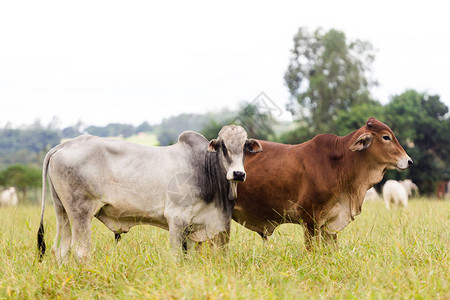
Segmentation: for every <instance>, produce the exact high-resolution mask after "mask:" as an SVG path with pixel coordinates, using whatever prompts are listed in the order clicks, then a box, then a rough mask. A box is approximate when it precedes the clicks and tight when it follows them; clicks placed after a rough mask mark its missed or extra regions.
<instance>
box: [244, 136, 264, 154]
mask: <svg viewBox="0 0 450 300" xmlns="http://www.w3.org/2000/svg"><path fill="white" fill-rule="evenodd" d="M245 150H246V151H248V152H251V153H258V152H261V151H263V149H262V146H261V144H260V143H259V142H258V141H257V140H255V139H248V140H247V141H246V142H245Z"/></svg>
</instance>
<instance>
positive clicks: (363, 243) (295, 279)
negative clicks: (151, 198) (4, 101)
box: [0, 199, 450, 299]
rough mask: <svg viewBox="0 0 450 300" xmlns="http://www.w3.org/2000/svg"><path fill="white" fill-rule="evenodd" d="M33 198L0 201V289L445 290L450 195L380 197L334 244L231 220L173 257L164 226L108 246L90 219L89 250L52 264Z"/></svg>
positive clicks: (301, 293) (127, 292)
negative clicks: (387, 201) (449, 198)
mask: <svg viewBox="0 0 450 300" xmlns="http://www.w3.org/2000/svg"><path fill="white" fill-rule="evenodd" d="M39 216H40V207H38V206H19V207H16V208H5V207H1V208H0V298H20V299H25V298H62V299H67V298H81V299H90V298H104V299H113V298H127V299H129V298H131V299H133V298H135V299H138V298H144V297H145V298H158V299H167V298H170V299H172V298H175V299H179V298H186V299H205V298H210V299H216V298H219V299H220V298H237V299H252V298H256V299H283V298H284V299H286V298H287V299H293V298H303V299H322V298H333V299H334V298H342V299H349V298H350V299H366V298H370V299H386V298H391V299H392V298H396V299H410V298H422V299H450V282H449V277H450V271H449V270H450V266H449V250H450V226H449V219H450V203H449V202H438V201H435V200H424V199H421V200H418V199H413V200H412V201H410V203H409V207H408V208H407V209H393V210H390V211H388V210H386V209H385V207H384V203H383V202H382V201H377V202H369V203H365V204H364V205H363V212H362V214H361V215H360V216H358V217H357V218H356V220H355V221H353V222H352V223H350V225H349V226H347V227H346V228H345V229H344V230H343V232H342V233H341V234H340V235H339V247H338V248H337V249H334V250H330V249H323V248H320V247H318V248H317V249H316V250H315V251H313V252H309V253H308V252H306V251H305V247H304V243H303V230H302V228H301V227H300V226H296V225H283V226H281V227H279V228H278V229H277V230H276V232H275V233H274V235H273V236H271V237H270V238H269V240H268V241H267V242H266V243H263V242H262V240H261V238H260V237H259V236H258V235H257V234H255V233H253V232H251V231H249V230H247V229H245V228H243V227H241V226H239V225H237V224H236V223H234V224H233V227H232V239H231V244H230V246H229V250H228V251H226V252H225V253H223V252H220V251H211V250H210V249H209V248H207V247H205V248H204V249H203V251H202V252H200V253H197V252H195V251H194V252H191V253H189V254H188V255H187V256H186V257H185V258H178V259H174V258H172V254H171V252H170V248H169V239H168V232H167V231H165V230H162V229H159V228H156V227H151V226H137V227H134V228H132V229H131V231H130V232H129V233H127V234H125V235H123V237H122V240H121V241H120V242H119V243H118V244H117V245H116V244H115V243H114V234H113V233H112V232H110V231H109V230H108V229H106V227H105V226H104V225H103V224H101V223H100V222H99V221H97V220H94V222H93V243H92V250H93V251H92V259H91V261H90V262H89V263H86V264H84V265H80V264H78V263H77V262H76V261H75V260H74V259H70V260H69V261H68V262H67V263H66V264H65V265H63V266H61V267H58V266H57V265H56V263H55V259H54V257H53V256H52V254H51V251H50V248H51V246H52V244H53V238H54V236H55V228H56V225H55V213H54V210H53V207H52V206H51V205H49V207H47V209H46V214H45V228H46V236H45V237H46V243H47V247H48V250H47V253H46V255H45V257H44V260H43V262H42V263H39V262H37V260H36V257H37V255H36V254H37V250H36V232H37V228H38V225H39V224H38V223H39Z"/></svg>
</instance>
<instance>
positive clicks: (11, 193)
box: [0, 187, 19, 206]
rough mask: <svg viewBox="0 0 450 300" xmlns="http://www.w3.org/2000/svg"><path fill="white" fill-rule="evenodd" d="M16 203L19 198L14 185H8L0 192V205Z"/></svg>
mask: <svg viewBox="0 0 450 300" xmlns="http://www.w3.org/2000/svg"><path fill="white" fill-rule="evenodd" d="M18 203H19V198H18V197H17V194H16V188H15V187H10V188H9V189H6V190H4V191H3V192H2V193H1V194H0V206H17V204H18Z"/></svg>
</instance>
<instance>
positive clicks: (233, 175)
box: [208, 125, 262, 198]
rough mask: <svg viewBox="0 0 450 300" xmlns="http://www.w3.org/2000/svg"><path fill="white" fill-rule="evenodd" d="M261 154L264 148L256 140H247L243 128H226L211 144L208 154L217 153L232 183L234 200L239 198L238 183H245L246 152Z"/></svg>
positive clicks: (229, 126)
mask: <svg viewBox="0 0 450 300" xmlns="http://www.w3.org/2000/svg"><path fill="white" fill-rule="evenodd" d="M246 151H247V152H251V153H256V152H261V151H262V146H261V144H260V143H259V142H258V141H257V140H255V139H249V138H247V132H246V131H245V129H244V128H242V127H241V126H236V125H227V126H224V127H223V128H222V129H221V130H220V132H219V137H218V138H217V139H213V140H211V141H210V142H209V146H208V152H217V153H218V157H219V161H220V164H221V165H222V168H223V169H224V170H225V171H226V176H227V179H228V180H229V181H231V183H232V190H233V196H234V198H236V197H237V182H239V181H245V178H246V173H245V170H244V159H245V152H246Z"/></svg>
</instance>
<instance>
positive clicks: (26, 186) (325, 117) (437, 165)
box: [0, 28, 450, 199]
mask: <svg viewBox="0 0 450 300" xmlns="http://www.w3.org/2000/svg"><path fill="white" fill-rule="evenodd" d="M374 60H375V51H374V47H373V46H372V45H371V44H370V43H369V42H366V41H361V40H349V39H347V37H346V35H345V33H344V32H341V31H338V30H335V29H331V30H329V31H326V32H325V31H324V30H323V29H321V28H318V29H316V30H315V31H309V30H308V29H307V28H300V29H299V30H298V32H297V33H296V34H295V36H294V39H293V48H292V50H291V56H290V60H289V65H288V67H287V70H286V73H285V76H284V80H285V84H286V86H287V88H288V90H289V93H290V99H289V100H288V101H287V103H286V110H287V111H289V112H290V113H291V114H292V116H293V118H294V120H295V121H294V122H286V121H284V122H282V121H279V120H276V118H275V117H274V116H273V115H272V114H271V112H270V111H268V110H267V109H266V108H264V107H263V106H260V105H258V103H257V102H255V101H252V102H243V103H241V104H240V106H239V107H238V108H237V109H236V110H230V109H223V110H220V111H216V112H210V113H205V114H181V115H178V116H172V117H170V118H166V119H164V120H163V121H162V122H161V123H160V124H152V125H150V124H149V123H148V122H144V123H142V124H140V125H139V126H134V125H131V124H119V123H112V124H108V125H106V126H88V125H86V124H83V123H82V122H81V121H80V122H78V123H77V124H74V125H73V126H69V127H66V128H63V129H60V128H59V127H58V120H57V119H55V120H54V121H52V122H51V123H50V124H49V125H48V126H44V125H42V124H41V123H40V122H39V120H37V121H35V122H34V123H33V124H32V125H29V126H23V127H21V128H10V126H8V125H6V126H5V127H4V128H0V170H1V171H0V185H2V186H3V187H4V188H7V187H9V186H15V187H16V188H17V189H18V190H19V191H20V192H21V194H22V196H21V198H22V199H25V198H26V197H27V192H28V191H29V190H35V189H37V188H38V187H39V186H40V184H41V179H40V173H41V170H40V168H41V164H42V160H43V157H44V155H45V154H46V152H47V151H48V150H49V149H50V148H52V147H53V146H55V145H57V144H59V143H60V142H61V141H64V140H65V139H69V138H73V137H76V136H78V135H80V134H85V133H88V134H92V135H97V136H101V137H115V138H121V139H125V140H128V141H131V142H139V143H142V144H147V145H161V146H165V145H170V144H173V143H176V142H177V139H178V136H179V134H180V133H181V132H183V131H184V130H193V131H197V132H200V133H202V134H203V135H204V136H205V137H206V138H208V139H212V138H215V137H217V134H218V132H219V130H220V129H221V128H222V126H224V125H227V124H238V125H242V126H243V127H244V128H245V129H246V130H247V132H248V135H249V137H253V138H258V139H266V140H273V141H277V142H281V143H288V144H297V143H302V142H304V141H307V140H309V139H311V138H313V137H314V136H315V135H317V134H319V133H325V132H328V133H334V134H337V135H341V136H343V135H346V134H348V133H350V132H352V131H354V130H356V129H358V128H360V127H361V126H363V125H364V124H365V122H366V121H367V119H368V118H369V117H375V118H377V119H379V120H380V121H382V122H384V123H386V124H388V125H389V126H390V127H391V129H392V130H393V131H394V132H395V134H396V136H397V138H398V140H399V141H400V143H401V145H402V146H403V147H404V148H405V150H406V151H407V153H408V154H409V155H410V156H411V158H412V159H413V160H414V163H415V164H414V167H413V168H411V169H409V170H408V171H405V172H402V173H399V172H388V173H387V174H386V176H385V179H384V180H386V179H404V178H411V179H412V180H413V181H414V182H416V183H417V184H418V186H419V187H420V189H421V192H422V193H424V194H433V193H434V189H435V185H436V183H437V182H438V181H440V180H448V176H449V173H450V171H449V169H450V157H449V145H450V119H449V109H448V107H447V106H446V105H445V103H443V102H442V101H441V99H440V97H439V95H431V94H428V93H427V92H420V91H416V90H414V89H410V90H407V91H404V92H403V93H401V94H399V95H393V96H391V98H390V99H389V101H386V99H383V100H385V101H383V102H385V104H382V103H381V102H379V101H378V100H377V99H374V98H373V96H372V95H371V93H370V89H371V88H372V87H374V86H376V85H377V82H376V80H374V79H373V78H372V73H371V70H372V63H373V61H374ZM36 198H37V196H36Z"/></svg>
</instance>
